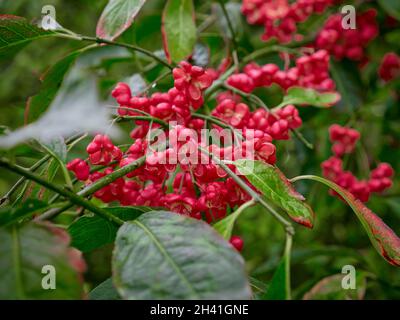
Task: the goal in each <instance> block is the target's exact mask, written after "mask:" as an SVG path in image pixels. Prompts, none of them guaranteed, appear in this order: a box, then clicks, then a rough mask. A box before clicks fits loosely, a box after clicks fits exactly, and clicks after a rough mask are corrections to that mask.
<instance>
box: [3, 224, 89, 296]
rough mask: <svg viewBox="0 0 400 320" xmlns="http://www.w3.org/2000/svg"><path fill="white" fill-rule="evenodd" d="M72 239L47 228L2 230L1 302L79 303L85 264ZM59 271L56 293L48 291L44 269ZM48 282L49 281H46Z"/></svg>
mask: <svg viewBox="0 0 400 320" xmlns="http://www.w3.org/2000/svg"><path fill="white" fill-rule="evenodd" d="M68 242H69V239H68V235H67V234H66V233H65V232H64V231H63V230H61V229H56V228H53V227H49V226H46V225H40V224H34V223H31V224H29V225H25V226H24V227H22V228H17V227H13V228H9V229H6V228H1V229H0V282H1V286H0V299H79V298H82V295H83V282H82V279H81V275H80V273H82V272H83V271H84V268H85V263H84V261H83V260H82V258H81V256H80V254H79V252H78V251H76V250H74V249H70V248H69V247H68ZM48 265H50V266H53V267H54V268H55V271H56V289H54V290H44V289H43V287H42V279H43V278H44V277H45V275H46V274H47V273H48V272H46V273H42V268H43V267H44V266H48ZM45 280H46V279H45Z"/></svg>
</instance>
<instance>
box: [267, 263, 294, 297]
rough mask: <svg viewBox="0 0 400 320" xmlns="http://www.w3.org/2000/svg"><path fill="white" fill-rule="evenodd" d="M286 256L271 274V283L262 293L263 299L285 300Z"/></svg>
mask: <svg viewBox="0 0 400 320" xmlns="http://www.w3.org/2000/svg"><path fill="white" fill-rule="evenodd" d="M286 269H287V263H286V258H283V259H282V260H281V262H280V263H279V265H278V268H277V269H276V270H275V273H274V275H273V276H272V280H271V283H270V284H269V286H268V287H267V292H266V293H265V294H264V295H263V297H262V298H263V300H287V299H288V296H287V291H286V288H287V283H286V279H287V276H286Z"/></svg>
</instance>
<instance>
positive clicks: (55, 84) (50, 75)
mask: <svg viewBox="0 0 400 320" xmlns="http://www.w3.org/2000/svg"><path fill="white" fill-rule="evenodd" d="M85 50H87V48H84V49H81V50H77V51H74V52H72V53H71V54H69V55H67V56H66V57H64V58H63V59H61V60H60V61H58V62H57V63H56V64H55V65H54V66H52V67H51V68H50V69H49V70H48V71H47V72H46V73H45V74H44V75H42V77H41V78H40V79H41V80H42V85H41V88H40V91H39V93H38V94H37V95H35V96H32V97H30V98H29V99H28V101H27V104H26V112H25V114H26V115H27V119H26V121H27V122H28V123H29V122H32V121H35V120H37V119H38V117H39V116H40V115H41V114H42V113H43V112H44V111H46V110H47V108H48V107H49V106H50V104H51V102H52V101H53V99H54V98H55V96H56V95H57V92H58V90H59V89H60V86H61V84H62V82H63V80H64V78H65V75H66V74H67V72H68V70H69V69H70V67H71V66H72V65H73V64H74V62H75V61H76V59H77V57H78V56H79V55H80V54H81V53H82V52H83V51H85Z"/></svg>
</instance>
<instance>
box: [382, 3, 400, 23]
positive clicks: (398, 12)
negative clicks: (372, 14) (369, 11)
mask: <svg viewBox="0 0 400 320" xmlns="http://www.w3.org/2000/svg"><path fill="white" fill-rule="evenodd" d="M378 3H379V4H380V5H381V7H382V8H383V9H385V11H386V12H387V13H388V14H389V15H390V16H392V17H393V18H396V19H397V20H400V2H399V1H398V0H378Z"/></svg>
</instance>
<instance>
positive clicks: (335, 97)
mask: <svg viewBox="0 0 400 320" xmlns="http://www.w3.org/2000/svg"><path fill="white" fill-rule="evenodd" d="M339 100H340V95H339V94H338V93H336V92H328V93H320V92H318V91H316V90H314V89H306V88H301V87H292V88H290V89H289V90H288V92H287V94H286V96H285V97H284V98H283V101H282V102H281V103H280V104H279V106H277V108H282V107H284V106H287V105H288V104H296V105H307V106H313V107H319V108H329V107H332V106H333V105H334V104H336V103H337V102H338V101H339Z"/></svg>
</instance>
